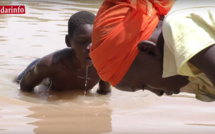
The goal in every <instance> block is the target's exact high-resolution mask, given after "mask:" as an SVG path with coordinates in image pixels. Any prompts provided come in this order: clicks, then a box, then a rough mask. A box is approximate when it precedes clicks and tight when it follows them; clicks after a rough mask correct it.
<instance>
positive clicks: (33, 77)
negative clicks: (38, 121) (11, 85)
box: [16, 11, 110, 94]
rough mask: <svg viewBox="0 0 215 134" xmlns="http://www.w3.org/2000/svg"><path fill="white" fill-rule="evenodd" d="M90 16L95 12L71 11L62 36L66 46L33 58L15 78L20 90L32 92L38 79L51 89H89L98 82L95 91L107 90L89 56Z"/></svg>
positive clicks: (108, 87) (107, 85) (93, 16)
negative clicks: (72, 12) (73, 12)
mask: <svg viewBox="0 0 215 134" xmlns="http://www.w3.org/2000/svg"><path fill="white" fill-rule="evenodd" d="M94 18H95V15H94V14H92V13H90V12H87V11H80V12H77V13H75V14H73V15H72V16H71V17H70V19H69V22H68V35H66V36H65V41H66V45H67V46H68V47H69V48H66V49H62V50H59V51H56V52H53V53H51V54H48V55H46V56H44V57H43V58H40V59H37V60H35V61H33V62H32V63H31V64H30V65H29V66H28V67H27V68H26V69H25V70H24V72H22V73H21V74H20V75H19V76H18V78H17V80H16V81H17V82H18V83H20V89H21V90H22V91H25V92H32V91H34V87H35V86H37V85H39V84H40V83H41V82H42V83H43V84H45V83H46V85H47V86H49V87H50V88H51V89H52V90H74V89H81V90H85V89H86V90H87V91H89V90H90V89H92V88H93V87H94V86H95V85H96V84H97V83H98V82H99V88H98V90H97V93H100V94H107V93H109V92H110V85H109V83H107V82H104V81H102V80H101V79H100V78H99V76H98V74H97V72H96V69H95V68H94V66H93V64H92V61H91V59H90V56H89V49H90V47H91V43H92V39H91V38H92V29H93V22H94ZM86 77H87V78H86ZM86 79H87V80H86ZM47 81H48V84H47Z"/></svg>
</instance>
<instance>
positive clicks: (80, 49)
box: [66, 11, 95, 66]
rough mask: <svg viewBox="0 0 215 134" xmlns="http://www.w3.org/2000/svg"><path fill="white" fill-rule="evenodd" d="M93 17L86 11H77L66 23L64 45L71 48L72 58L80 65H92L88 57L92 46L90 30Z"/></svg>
mask: <svg viewBox="0 0 215 134" xmlns="http://www.w3.org/2000/svg"><path fill="white" fill-rule="evenodd" d="M94 18H95V15H94V14H93V13H90V12H88V11H79V12H77V13H75V14H73V15H72V16H71V17H70V19H69V22H68V35H66V44H67V46H68V47H72V50H73V52H74V54H75V55H74V56H75V57H76V58H77V59H78V60H79V62H80V63H81V65H83V66H89V65H92V61H91V59H90V56H89V51H90V46H91V44H92V30H93V22H94Z"/></svg>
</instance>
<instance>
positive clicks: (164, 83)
mask: <svg viewBox="0 0 215 134" xmlns="http://www.w3.org/2000/svg"><path fill="white" fill-rule="evenodd" d="M161 27H162V20H161V21H160V23H159V24H158V26H157V28H156V29H155V31H154V32H153V34H152V36H151V37H150V39H149V40H147V41H142V42H140V43H139V44H138V49H139V51H140V52H139V54H138V55H137V57H136V59H135V60H134V62H133V63H132V65H131V67H130V69H129V70H128V72H127V73H126V74H125V76H124V77H123V79H122V80H121V81H120V82H119V83H118V84H117V85H116V88H118V89H120V90H123V91H137V90H145V89H146V90H149V91H151V92H153V93H155V94H157V95H158V96H162V95H163V94H164V93H165V94H167V95H172V94H178V93H179V92H180V90H179V89H180V88H181V87H183V86H185V85H186V84H187V83H188V82H189V81H188V79H187V77H185V76H180V75H177V76H172V77H168V78H162V72H163V45H164V40H163V36H162V31H161Z"/></svg>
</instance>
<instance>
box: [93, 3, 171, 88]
mask: <svg viewBox="0 0 215 134" xmlns="http://www.w3.org/2000/svg"><path fill="white" fill-rule="evenodd" d="M173 3H174V0H105V1H104V2H103V4H102V6H101V7H100V9H99V11H98V14H97V16H96V18H95V22H94V28H93V36H92V43H93V44H92V47H91V52H90V56H91V58H92V60H93V64H94V66H95V68H96V70H97V72H98V74H99V76H100V78H101V79H102V80H104V81H108V82H109V83H110V84H111V85H113V86H115V85H117V84H118V83H119V82H120V80H121V79H122V78H123V77H124V75H125V74H126V72H127V71H128V69H129V68H130V66H131V64H132V62H133V61H134V59H135V57H136V56H137V54H138V49H137V45H138V43H139V42H140V41H142V40H147V39H149V37H150V36H151V34H152V33H153V31H154V29H155V28H156V26H157V24H158V22H159V17H160V15H165V14H167V13H168V12H169V10H170V9H171V7H172V5H173Z"/></svg>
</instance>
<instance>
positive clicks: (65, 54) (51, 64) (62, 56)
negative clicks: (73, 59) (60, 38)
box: [37, 48, 71, 72]
mask: <svg viewBox="0 0 215 134" xmlns="http://www.w3.org/2000/svg"><path fill="white" fill-rule="evenodd" d="M70 56H71V49H70V48H65V49H62V50H58V51H55V52H53V53H50V54H48V55H46V56H44V57H42V58H41V59H40V60H39V61H38V63H37V66H38V67H40V68H43V69H44V70H49V72H50V71H51V72H53V71H56V69H57V68H58V66H59V65H60V64H61V61H62V60H66V59H68V58H69V57H70Z"/></svg>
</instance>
